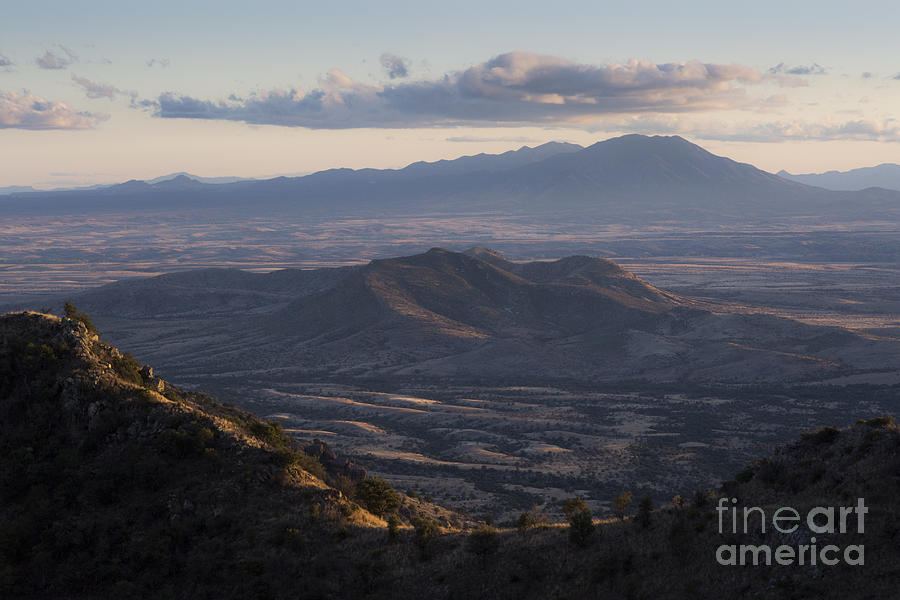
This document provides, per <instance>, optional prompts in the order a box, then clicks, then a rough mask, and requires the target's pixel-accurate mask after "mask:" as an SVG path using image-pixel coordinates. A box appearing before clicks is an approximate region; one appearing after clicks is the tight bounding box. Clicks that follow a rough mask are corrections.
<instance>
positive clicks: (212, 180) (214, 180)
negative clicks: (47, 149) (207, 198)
mask: <svg viewBox="0 0 900 600" xmlns="http://www.w3.org/2000/svg"><path fill="white" fill-rule="evenodd" d="M173 179H181V180H185V179H188V180H192V181H196V182H199V183H205V184H211V185H216V184H223V183H237V182H238V181H255V179H252V178H249V177H200V176H199V175H192V174H191V173H185V172H183V171H181V172H178V173H170V174H168V175H161V176H159V177H154V178H153V179H148V180H146V181H142V180H137V179H135V180H131V182H141V183H147V184H149V185H155V184H158V183H163V182H166V181H171V180H173ZM131 182H128V183H131ZM117 185H121V184H116V183H98V184H94V185H83V186H74V187H60V188H53V189H49V190H39V189H35V188H34V187H32V186H30V185H10V186H6V187H0V196H5V195H10V194H27V193H44V194H46V193H58V192H82V191H90V190H101V189H105V188H110V187H114V186H117Z"/></svg>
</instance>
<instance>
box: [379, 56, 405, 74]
mask: <svg viewBox="0 0 900 600" xmlns="http://www.w3.org/2000/svg"><path fill="white" fill-rule="evenodd" d="M381 66H382V67H384V72H385V73H387V75H388V77H390V78H391V79H403V78H404V77H406V76H408V75H409V61H408V60H407V59H405V58H403V57H401V56H396V55H394V54H388V53H387V52H385V53H384V54H382V55H381Z"/></svg>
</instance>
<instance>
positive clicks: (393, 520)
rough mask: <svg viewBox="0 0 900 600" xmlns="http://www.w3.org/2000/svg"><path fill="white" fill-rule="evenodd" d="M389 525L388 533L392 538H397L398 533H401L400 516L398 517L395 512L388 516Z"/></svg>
mask: <svg viewBox="0 0 900 600" xmlns="http://www.w3.org/2000/svg"><path fill="white" fill-rule="evenodd" d="M387 525H388V535H389V536H391V537H392V538H395V537H397V536H398V535H400V517H398V516H397V515H395V514H392V515H391V516H389V517H388V520H387Z"/></svg>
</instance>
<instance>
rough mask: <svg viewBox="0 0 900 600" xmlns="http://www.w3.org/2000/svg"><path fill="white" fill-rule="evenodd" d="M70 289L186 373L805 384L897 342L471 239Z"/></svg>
mask: <svg viewBox="0 0 900 600" xmlns="http://www.w3.org/2000/svg"><path fill="white" fill-rule="evenodd" d="M194 277H197V278H199V279H196V280H195V281H194V283H190V281H191V279H192V278H194ZM210 277H213V280H214V281H215V283H211V281H213V280H211V279H210ZM204 282H206V283H204ZM173 283H174V285H173ZM204 286H207V287H208V289H204ZM154 297H155V298H158V300H159V301H158V302H154V303H150V301H149V299H150V298H154ZM74 299H75V300H76V301H77V302H78V304H79V305H83V306H84V307H85V308H86V309H87V310H88V311H89V312H90V313H91V314H93V315H95V318H96V319H97V320H98V322H100V323H102V324H103V325H104V328H105V329H108V330H109V331H110V332H112V333H113V334H115V335H121V336H123V337H122V338H119V339H122V340H123V341H128V340H130V341H129V343H131V344H136V345H135V347H136V348H139V349H140V350H141V352H142V353H143V352H146V353H147V354H146V355H145V356H147V358H148V359H152V360H153V361H154V362H160V363H161V364H164V365H165V366H166V368H167V369H171V370H172V372H173V373H177V374H179V376H183V377H199V376H211V375H213V374H215V373H220V372H222V371H223V370H227V369H228V368H232V369H234V370H240V371H241V372H248V373H250V372H257V371H259V372H271V373H275V372H277V373H279V374H280V375H279V376H280V377H289V378H299V379H302V378H304V377H313V378H315V377H322V376H327V377H330V378H334V377H344V378H349V377H359V378H366V377H368V378H387V379H397V380H399V379H403V378H416V377H420V376H421V374H423V373H427V374H429V376H431V377H434V378H436V379H441V378H448V379H452V380H457V381H460V380H465V379H467V378H471V379H473V380H474V379H479V380H480V379H484V378H493V379H499V380H515V379H516V378H525V379H528V380H541V379H544V380H547V379H558V380H579V381H594V380H603V381H615V380H623V379H624V380H647V381H673V380H676V379H682V380H690V381H697V382H702V381H716V382H750V381H760V380H761V381H770V382H771V381H802V380H805V379H809V378H815V377H819V378H822V377H827V376H836V375H844V374H847V373H849V372H855V373H862V372H867V370H872V369H889V367H890V365H891V364H892V362H891V361H892V360H893V358H892V357H898V351H900V349H898V344H897V343H896V340H893V341H892V340H887V339H885V340H880V339H871V338H866V337H864V336H861V335H858V334H856V333H853V332H850V331H847V330H844V329H840V328H834V327H815V326H810V325H804V324H801V323H798V322H796V321H791V320H788V319H783V318H776V317H771V316H766V315H753V314H713V313H710V312H708V311H707V310H705V309H703V308H702V305H701V306H698V305H697V304H696V302H695V301H693V300H691V299H689V298H683V297H680V296H677V295H675V294H671V293H669V292H667V291H665V290H661V289H659V288H656V287H655V286H653V285H652V284H650V283H648V282H646V281H643V280H641V279H640V278H637V277H635V276H634V275H633V274H631V273H629V272H628V271H626V270H624V269H622V268H621V267H619V266H618V265H616V264H615V263H613V262H611V261H608V260H606V259H600V258H595V257H586V256H573V257H566V258H562V259H558V260H554V261H531V262H525V263H514V262H512V261H508V260H506V259H505V258H504V257H503V256H502V255H500V254H499V253H496V252H493V251H491V250H488V249H484V248H472V249H469V250H468V251H467V252H465V253H459V252H453V251H449V250H444V249H440V248H433V249H432V250H430V251H428V252H425V253H422V254H417V255H412V256H406V257H399V258H390V259H378V260H374V261H372V262H370V263H369V264H367V265H363V266H357V267H348V268H344V269H342V270H330V269H318V270H313V271H281V272H277V271H276V272H273V273H270V274H267V275H254V274H246V273H240V272H230V271H202V272H200V273H199V274H197V275H191V274H190V273H184V274H177V275H171V276H162V277H159V278H155V279H148V280H140V281H135V282H122V283H120V284H117V285H112V286H107V287H105V288H99V289H98V290H94V291H92V292H89V293H86V294H84V295H82V296H78V297H75V298H74ZM155 319H159V323H160V325H159V326H157V325H154V322H155V321H152V320H155ZM140 323H146V325H140ZM155 331H158V332H159V333H158V334H157V333H154V332H155ZM164 332H168V333H164ZM135 337H137V338H140V339H141V340H142V341H141V342H140V343H138V342H137V341H135ZM142 355H143V354H142ZM229 365H230V367H229ZM829 374H830V375H829Z"/></svg>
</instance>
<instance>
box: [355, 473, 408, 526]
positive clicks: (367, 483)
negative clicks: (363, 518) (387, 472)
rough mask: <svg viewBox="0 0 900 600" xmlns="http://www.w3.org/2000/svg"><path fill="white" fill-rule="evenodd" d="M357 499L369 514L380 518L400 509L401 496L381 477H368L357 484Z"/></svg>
mask: <svg viewBox="0 0 900 600" xmlns="http://www.w3.org/2000/svg"><path fill="white" fill-rule="evenodd" d="M356 497H357V499H358V500H359V502H360V503H361V504H362V505H363V506H365V507H366V508H367V509H368V510H369V512H371V513H373V514H376V515H378V516H379V517H381V516H384V515H386V514H389V513H392V512H394V511H395V510H397V509H398V508H400V495H399V494H397V492H395V491H394V488H392V487H391V484H389V483H388V482H387V481H385V480H384V479H382V478H380V477H366V478H365V479H363V480H362V481H360V482H359V483H357V484H356Z"/></svg>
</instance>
